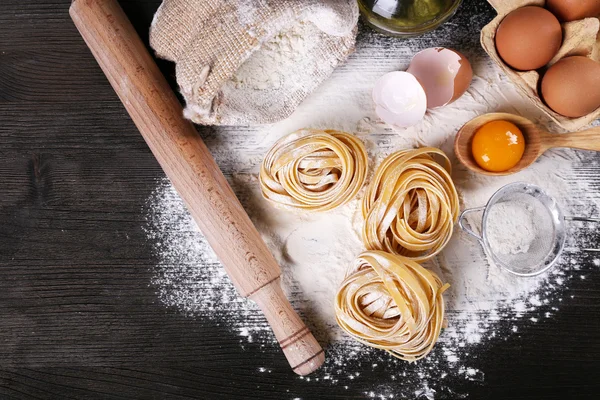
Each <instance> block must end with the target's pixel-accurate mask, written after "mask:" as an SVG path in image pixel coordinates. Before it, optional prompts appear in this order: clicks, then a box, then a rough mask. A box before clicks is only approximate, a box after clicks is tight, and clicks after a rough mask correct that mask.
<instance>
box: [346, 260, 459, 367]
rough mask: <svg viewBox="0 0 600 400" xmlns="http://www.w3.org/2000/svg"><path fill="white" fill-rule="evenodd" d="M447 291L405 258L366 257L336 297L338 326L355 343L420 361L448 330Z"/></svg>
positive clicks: (406, 359) (420, 267)
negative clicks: (445, 297) (445, 304)
mask: <svg viewBox="0 0 600 400" xmlns="http://www.w3.org/2000/svg"><path fill="white" fill-rule="evenodd" d="M448 287H449V285H448V284H446V285H443V284H442V282H441V280H440V278H439V277H438V276H437V275H436V274H434V273H433V272H431V271H428V270H427V269H425V268H423V267H422V266H420V265H419V264H417V263H416V262H414V261H412V260H410V259H408V258H406V257H402V256H398V255H394V254H389V253H385V252H382V251H367V252H364V253H362V254H361V255H360V256H359V257H358V258H357V260H356V261H355V263H354V265H353V266H352V268H350V270H349V271H348V273H347V274H346V278H345V279H344V281H343V282H342V285H341V287H340V289H339V291H338V293H337V296H336V299H335V314H336V320H337V322H338V324H339V326H340V327H341V328H342V329H343V330H344V331H346V332H347V333H348V334H350V335H351V336H352V337H354V338H355V339H356V340H358V341H360V342H362V343H364V344H366V345H368V346H371V347H375V348H378V349H383V350H386V351H388V352H389V353H391V354H392V355H393V356H395V357H397V358H400V359H402V360H405V361H416V360H419V359H421V358H423V357H425V356H426V355H427V354H428V353H429V352H430V351H431V350H432V349H433V347H434V345H435V343H436V342H437V340H438V338H439V336H440V333H441V329H442V328H443V327H444V325H445V321H444V298H443V297H442V294H443V292H444V291H445V290H446V289H447V288H448Z"/></svg>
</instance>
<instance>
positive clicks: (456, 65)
mask: <svg viewBox="0 0 600 400" xmlns="http://www.w3.org/2000/svg"><path fill="white" fill-rule="evenodd" d="M407 72H409V73H411V74H412V75H414V76H415V77H416V78H417V79H418V80H419V82H420V83H421V85H422V86H423V89H425V93H426V94H427V108H436V107H442V106H445V105H447V104H450V103H452V102H453V101H455V100H456V99H458V98H459V97H460V96H462V95H463V94H464V93H465V92H466V91H467V89H468V88H469V85H471V80H472V79H473V69H472V68H471V63H469V60H467V58H466V57H465V56H463V55H462V54H461V53H459V52H458V51H456V50H451V49H446V48H444V47H432V48H430V49H425V50H423V51H420V52H419V53H417V54H415V56H414V57H413V59H412V61H411V62H410V66H409V67H408V70H407Z"/></svg>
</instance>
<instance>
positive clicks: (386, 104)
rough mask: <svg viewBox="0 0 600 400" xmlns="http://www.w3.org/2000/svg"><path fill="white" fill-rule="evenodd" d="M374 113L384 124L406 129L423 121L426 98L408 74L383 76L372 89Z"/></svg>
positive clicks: (397, 73)
mask: <svg viewBox="0 0 600 400" xmlns="http://www.w3.org/2000/svg"><path fill="white" fill-rule="evenodd" d="M373 101H374V102H375V112H376V113H377V116H378V117H379V118H381V119H382V120H383V121H384V122H386V123H388V124H391V125H396V126H399V127H402V128H407V127H409V126H413V125H415V124H417V123H418V122H419V121H421V120H422V119H423V116H424V115H425V112H426V111H427V96H426V95H425V91H424V90H423V87H422V86H421V84H420V83H419V81H417V79H416V78H415V77H414V76H413V75H412V74H409V73H408V72H402V71H394V72H390V73H387V74H385V75H383V76H382V77H381V78H379V79H378V80H377V82H376V83H375V87H374V88H373Z"/></svg>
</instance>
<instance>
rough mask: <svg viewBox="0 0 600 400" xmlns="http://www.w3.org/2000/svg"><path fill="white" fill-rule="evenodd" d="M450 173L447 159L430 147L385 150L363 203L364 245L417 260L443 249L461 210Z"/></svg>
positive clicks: (439, 151)
mask: <svg viewBox="0 0 600 400" xmlns="http://www.w3.org/2000/svg"><path fill="white" fill-rule="evenodd" d="M433 155H439V156H440V158H442V159H443V160H444V161H445V164H446V165H445V166H442V165H440V164H439V163H438V162H437V161H436V160H435V159H434V158H433ZM450 173H451V165H450V160H449V159H448V157H447V156H446V155H445V154H444V152H443V151H441V150H439V149H436V148H433V147H424V148H421V149H416V150H403V151H398V152H396V153H393V154H391V155H389V156H388V157H387V158H386V159H385V160H384V161H383V162H382V163H381V165H380V166H379V168H378V169H377V171H376V173H375V176H374V177H373V180H372V181H371V183H370V184H369V187H368V188H367V191H366V193H365V196H364V198H363V202H362V215H363V218H364V220H365V221H364V225H363V230H362V236H363V242H364V244H365V246H366V247H367V249H369V250H384V251H387V252H390V253H394V254H398V255H403V256H406V257H409V258H412V259H413V260H415V261H417V262H421V261H425V260H428V259H430V258H432V257H434V256H435V255H436V254H438V253H439V252H440V251H442V249H443V248H444V247H445V246H446V244H447V243H448V241H449V240H450V238H451V236H452V231H453V227H454V224H455V223H456V220H457V219H458V214H459V200H458V193H457V192H456V188H455V186H454V183H453V182H452V178H451V177H450Z"/></svg>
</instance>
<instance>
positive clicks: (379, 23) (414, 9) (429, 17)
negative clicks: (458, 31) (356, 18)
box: [358, 0, 461, 36]
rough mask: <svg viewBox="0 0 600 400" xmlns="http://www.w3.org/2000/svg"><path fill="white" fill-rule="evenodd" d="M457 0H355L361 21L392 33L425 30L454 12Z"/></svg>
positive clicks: (409, 32) (407, 34) (400, 34)
mask: <svg viewBox="0 0 600 400" xmlns="http://www.w3.org/2000/svg"><path fill="white" fill-rule="evenodd" d="M460 3H461V0H358V5H359V7H360V11H361V13H362V15H363V17H364V18H365V20H366V21H367V22H368V23H369V24H370V25H371V26H373V27H374V28H375V29H376V30H378V31H380V32H382V33H385V34H387V35H392V36H414V35H419V34H422V33H425V32H429V31H431V30H433V29H435V28H437V27H438V26H439V25H441V24H442V23H444V22H445V21H446V20H448V18H450V17H451V16H452V15H454V13H455V12H456V9H457V8H458V6H459V5H460Z"/></svg>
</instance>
